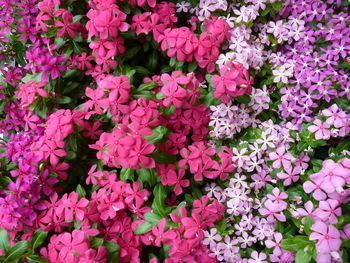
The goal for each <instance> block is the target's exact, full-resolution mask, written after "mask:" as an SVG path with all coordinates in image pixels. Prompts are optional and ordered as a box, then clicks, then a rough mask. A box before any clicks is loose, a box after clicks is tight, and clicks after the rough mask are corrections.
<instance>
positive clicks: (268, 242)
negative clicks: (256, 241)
mask: <svg viewBox="0 0 350 263" xmlns="http://www.w3.org/2000/svg"><path fill="white" fill-rule="evenodd" d="M273 236H274V239H275V241H273V240H271V239H268V240H266V241H265V245H266V247H267V248H272V247H274V250H273V253H274V254H275V255H276V256H279V255H281V254H282V251H281V247H280V244H281V240H282V238H283V237H282V234H281V233H278V232H277V233H274V234H273Z"/></svg>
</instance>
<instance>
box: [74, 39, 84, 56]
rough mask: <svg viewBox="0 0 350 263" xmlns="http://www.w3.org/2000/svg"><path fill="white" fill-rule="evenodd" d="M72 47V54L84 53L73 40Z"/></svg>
mask: <svg viewBox="0 0 350 263" xmlns="http://www.w3.org/2000/svg"><path fill="white" fill-rule="evenodd" d="M73 47H74V53H75V54H81V53H83V52H84V49H83V48H82V47H81V46H80V45H79V43H78V42H76V41H74V40H73Z"/></svg>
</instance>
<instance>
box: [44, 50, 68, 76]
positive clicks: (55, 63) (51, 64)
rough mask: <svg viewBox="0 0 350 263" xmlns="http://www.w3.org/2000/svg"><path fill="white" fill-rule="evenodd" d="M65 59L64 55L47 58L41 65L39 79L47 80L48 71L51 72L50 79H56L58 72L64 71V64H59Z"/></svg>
mask: <svg viewBox="0 0 350 263" xmlns="http://www.w3.org/2000/svg"><path fill="white" fill-rule="evenodd" d="M65 59H66V57H65V56H58V57H50V58H48V61H47V64H46V65H44V66H43V71H44V73H43V75H42V78H41V81H44V82H46V81H48V79H49V78H48V75H47V74H48V73H50V74H51V78H52V79H57V78H58V77H59V76H60V72H66V66H64V65H61V64H62V63H63V61H64V60H65Z"/></svg>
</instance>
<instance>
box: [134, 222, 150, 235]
mask: <svg viewBox="0 0 350 263" xmlns="http://www.w3.org/2000/svg"><path fill="white" fill-rule="evenodd" d="M152 226H153V225H152V224H151V223H150V222H147V221H145V222H143V223H141V224H139V225H138V226H137V227H136V229H135V231H134V234H135V235H143V234H145V233H147V232H149V231H151V230H152Z"/></svg>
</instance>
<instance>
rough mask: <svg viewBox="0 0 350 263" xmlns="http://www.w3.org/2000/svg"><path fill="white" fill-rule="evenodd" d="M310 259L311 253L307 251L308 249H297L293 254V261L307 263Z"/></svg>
mask: <svg viewBox="0 0 350 263" xmlns="http://www.w3.org/2000/svg"><path fill="white" fill-rule="evenodd" d="M311 259H312V257H311V255H310V254H309V253H308V251H304V250H302V249H301V250H298V252H297V254H296V255H295V263H308V262H310V261H311Z"/></svg>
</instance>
